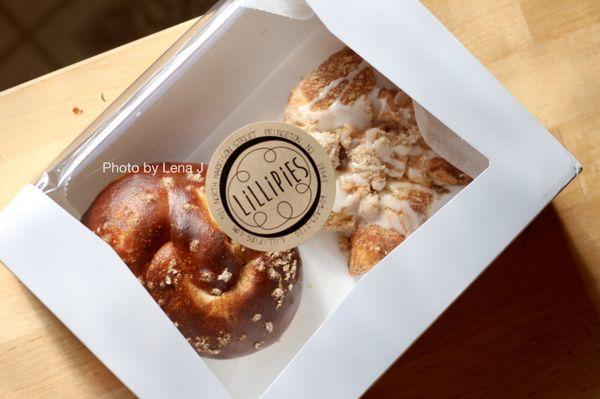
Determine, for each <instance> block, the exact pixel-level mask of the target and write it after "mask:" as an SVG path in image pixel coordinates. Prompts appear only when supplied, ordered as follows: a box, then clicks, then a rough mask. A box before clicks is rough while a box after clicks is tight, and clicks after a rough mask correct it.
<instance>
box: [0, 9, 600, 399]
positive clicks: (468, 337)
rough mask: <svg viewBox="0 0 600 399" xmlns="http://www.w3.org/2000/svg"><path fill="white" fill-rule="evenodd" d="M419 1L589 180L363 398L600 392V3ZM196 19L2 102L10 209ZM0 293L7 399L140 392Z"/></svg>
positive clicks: (59, 329)
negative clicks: (22, 189)
mask: <svg viewBox="0 0 600 399" xmlns="http://www.w3.org/2000/svg"><path fill="white" fill-rule="evenodd" d="M424 3H425V5H426V6H427V7H428V8H429V9H430V10H431V11H432V12H433V13H434V14H435V15H436V16H437V17H438V18H439V19H440V20H441V21H442V22H443V23H444V24H445V25H446V26H447V27H448V29H449V30H450V31H452V32H453V33H454V34H455V35H456V36H457V37H458V38H459V39H460V40H461V41H462V42H463V43H464V44H465V46H466V47H467V48H469V50H471V52H473V54H474V55H475V56H476V57H478V58H479V60H480V61H481V62H482V63H483V64H484V65H485V66H486V67H487V68H488V69H490V71H491V72H492V73H493V74H494V75H495V76H496V77H497V78H498V79H499V80H500V81H501V82H502V83H503V84H504V85H505V86H506V87H507V88H508V89H509V90H510V91H511V92H512V93H513V94H514V95H515V96H516V97H517V98H518V99H519V100H520V101H521V102H522V103H523V104H524V105H525V106H526V107H527V108H528V109H529V110H530V111H531V112H532V113H533V114H534V115H535V116H536V117H537V118H539V119H540V120H541V121H542V123H544V125H545V126H546V127H548V128H549V129H550V130H551V132H552V133H553V134H554V135H555V136H556V137H557V138H558V139H559V140H560V141H561V142H562V143H563V144H564V145H565V146H566V147H567V148H568V149H569V150H570V151H571V152H573V153H574V154H575V156H576V157H577V158H578V159H579V161H580V162H581V163H582V164H583V166H584V173H583V174H582V175H581V176H580V177H579V178H577V180H576V181H575V182H574V183H572V184H571V185H570V186H569V187H568V188H567V189H565V190H564V192H563V193H561V194H560V195H559V196H558V197H557V198H556V200H555V201H554V202H553V205H552V206H551V207H549V208H548V209H546V210H545V211H544V212H543V213H542V214H541V215H540V216H539V217H538V218H537V219H536V221H535V222H534V223H533V224H532V225H531V226H530V227H529V228H527V229H526V230H525V231H524V232H523V234H521V236H519V238H517V239H516V240H515V242H514V243H513V244H512V245H511V246H510V247H509V249H507V251H505V253H504V254H503V255H502V256H501V257H500V258H499V259H498V260H497V261H496V262H494V264H493V265H492V266H490V268H489V269H488V271H486V272H485V273H484V274H483V275H482V276H481V277H480V278H479V279H478V281H477V282H476V283H475V284H474V285H473V286H472V287H471V288H469V289H468V290H467V291H466V292H465V293H464V294H463V295H462V296H461V297H460V298H459V299H458V300H457V302H456V303H455V304H453V305H452V306H451V308H450V309H449V310H448V311H447V312H446V313H445V314H444V315H443V316H442V317H441V318H440V319H439V320H438V321H437V322H436V323H435V324H434V325H433V326H432V327H431V328H430V329H429V330H428V331H427V332H426V333H425V334H424V335H423V336H422V337H421V338H420V339H419V340H418V341H417V343H416V344H415V345H414V346H413V347H411V349H410V350H409V351H408V352H407V353H406V354H405V355H404V356H403V357H402V358H401V359H399V360H398V361H397V362H396V364H395V365H394V366H393V367H391V368H390V370H388V372H387V373H386V374H385V375H384V376H383V377H382V378H381V379H380V380H379V381H378V382H376V383H375V384H374V386H373V387H372V388H371V390H370V391H369V392H368V393H367V394H366V397H368V398H381V397H386V398H387V397H391V398H423V397H427V398H480V397H486V398H507V397H510V398H525V397H527V398H575V399H580V398H597V397H600V324H599V319H598V316H597V313H596V312H594V309H593V306H592V303H595V304H596V305H599V304H600V217H599V214H600V135H599V134H597V133H596V132H597V131H599V130H600V2H598V1H597V0H568V1H564V0H520V1H517V0H495V1H481V0H453V1H449V0H426V1H424ZM192 22H193V21H190V22H187V23H184V24H181V25H179V26H176V27H173V28H171V29H168V30H166V31H163V32H160V33H158V34H155V35H152V36H149V37H147V38H144V39H142V40H139V41H137V42H134V43H131V44H129V45H126V46H123V47H120V48H117V49H115V50H112V51H109V52H108V53H105V54H101V55H99V56H97V57H94V58H91V59H89V60H86V61H83V62H81V63H78V64H75V65H73V66H70V67H67V68H65V69H63V70H60V71H57V72H54V73H52V74H49V75H46V76H43V77H41V78H38V79H36V80H34V81H31V82H28V83H25V84H23V85H20V86H17V87H15V88H12V89H9V90H7V91H5V92H3V93H0V187H1V189H0V209H1V208H3V207H4V206H5V205H6V204H7V203H8V202H9V201H10V199H11V198H12V197H13V196H14V194H15V193H16V192H17V191H18V190H19V188H20V187H22V186H23V185H24V184H25V183H27V182H30V181H32V180H34V179H35V178H36V177H37V175H38V174H39V173H40V171H41V170H43V169H44V167H45V166H46V165H47V164H49V163H50V162H51V161H52V160H53V159H54V158H55V157H56V156H57V155H58V153H59V152H60V151H61V150H62V149H64V148H65V147H66V146H67V145H68V144H69V143H70V142H71V141H72V140H73V139H74V138H75V137H76V136H77V135H78V134H79V133H80V132H81V131H82V130H83V129H84V128H85V127H86V126H87V125H88V124H89V123H90V122H91V121H92V120H93V119H94V118H95V117H96V116H97V115H99V114H100V112H102V110H104V109H105V107H106V106H107V105H108V104H109V103H110V101H112V100H113V99H115V98H116V97H117V96H118V95H119V94H120V93H121V92H122V91H123V90H124V89H125V88H126V87H127V86H128V85H129V84H130V83H131V82H133V80H134V79H135V78H136V77H137V76H139V74H140V73H141V72H142V71H143V70H145V69H146V68H147V67H148V66H149V65H150V64H151V63H152V62H153V61H154V60H155V59H156V58H157V57H158V56H159V55H160V54H161V53H162V52H163V51H164V50H165V49H166V48H168V46H169V45H170V44H171V43H173V42H174V41H175V40H176V39H177V38H178V37H179V36H180V35H181V34H182V33H183V32H184V31H185V30H186V29H187V28H188V27H189V26H190V25H191V23H192ZM102 94H103V95H102ZM102 97H104V99H105V100H106V101H104V100H103V99H102ZM75 106H77V107H79V108H81V109H82V110H83V114H80V115H75V114H74V113H73V112H72V108H73V107H75ZM0 285H1V286H2V288H3V289H2V290H0V315H2V319H3V320H2V323H0V370H2V371H1V372H0V397H2V398H4V397H6V398H21V397H47V398H59V397H60V398H63V397H90V398H91V397H115V398H123V397H131V396H132V394H131V393H130V392H129V391H128V390H127V389H126V388H124V387H123V385H122V384H121V383H120V382H119V381H118V380H117V379H116V378H115V377H114V376H113V375H112V374H111V373H110V372H109V371H108V370H107V369H106V368H105V367H104V366H103V365H102V364H101V363H100V362H99V361H98V360H97V359H96V358H95V357H94V356H93V355H92V354H91V353H90V352H89V351H88V350H87V349H86V348H85V347H84V346H83V345H82V344H81V343H80V342H79V341H78V340H77V339H76V338H75V337H74V336H73V335H72V334H71V333H70V332H69V331H68V330H67V329H66V328H65V327H64V326H63V325H62V324H61V323H60V322H59V321H58V320H57V319H56V318H55V317H54V316H53V315H52V314H51V313H50V312H49V311H48V310H47V309H46V308H45V307H44V306H43V305H42V304H41V303H40V302H39V301H38V300H37V299H36V298H35V297H34V296H33V295H32V294H31V293H30V292H29V291H28V290H27V289H26V288H25V287H23V286H22V285H21V284H20V283H19V282H18V280H16V279H15V278H14V277H13V276H12V275H11V274H10V272H9V271H8V270H7V269H6V268H4V267H0ZM584 287H585V288H587V290H586V289H584ZM590 299H591V301H590Z"/></svg>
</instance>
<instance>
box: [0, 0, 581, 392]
mask: <svg viewBox="0 0 600 399" xmlns="http://www.w3.org/2000/svg"><path fill="white" fill-rule="evenodd" d="M234 3H239V4H241V2H234ZM283 3H286V2H283ZM308 3H309V5H310V6H311V7H312V9H313V10H314V11H315V13H316V14H317V16H318V17H319V18H320V19H321V20H322V22H323V23H324V24H325V25H326V26H327V27H328V28H329V29H330V30H331V32H332V33H333V34H335V35H336V36H338V37H339V38H340V39H341V40H342V41H343V42H345V43H346V44H348V45H349V46H350V47H352V48H353V49H354V50H355V51H357V52H358V53H359V54H360V55H361V56H363V57H364V58H365V59H366V60H367V61H368V62H369V63H371V64H372V65H373V66H374V67H375V68H377V69H378V70H379V71H380V72H382V73H383V74H385V75H386V76H387V77H388V78H390V79H391V80H392V81H394V83H396V84H397V85H398V86H399V87H400V88H402V89H403V90H404V91H406V92H407V93H408V94H409V95H411V96H412V97H413V98H414V99H415V100H416V101H417V102H418V103H419V104H420V105H421V106H423V107H424V108H425V109H427V110H428V111H429V112H431V113H432V114H433V115H435V116H436V117H437V118H438V119H440V120H441V121H442V122H443V123H444V124H445V125H446V126H448V127H449V128H450V129H452V130H454V131H455V132H456V133H457V134H459V135H460V136H461V137H462V138H463V139H464V140H466V141H467V142H468V143H469V144H471V145H472V146H473V147H474V148H476V149H477V150H478V151H479V152H481V153H482V154H483V155H484V156H485V157H486V158H487V159H488V160H489V167H488V168H487V169H486V170H485V172H483V173H482V174H481V175H479V176H478V177H477V178H476V179H475V180H474V182H473V183H472V184H470V185H469V186H468V187H467V188H465V189H464V190H463V191H462V192H461V193H460V194H459V195H458V196H457V197H456V198H455V199H453V200H452V201H451V202H450V203H448V204H447V205H446V206H445V207H444V209H443V212H439V213H437V214H435V215H434V216H433V217H432V218H431V219H430V220H429V221H428V222H427V223H425V225H423V226H421V228H419V229H418V230H417V231H416V232H415V233H414V234H413V235H411V236H410V237H409V238H408V239H407V240H406V242H405V243H404V244H403V245H401V246H400V247H399V248H397V249H396V250H395V251H394V252H393V256H388V257H387V258H385V259H384V260H383V261H382V262H381V263H380V264H379V265H378V266H377V268H376V269H374V270H373V271H372V272H371V273H369V274H367V275H366V276H365V277H364V278H363V279H361V281H360V282H359V284H358V285H357V287H356V288H355V289H354V290H353V291H352V293H351V294H350V295H349V296H348V297H347V298H346V300H345V301H344V302H343V303H342V305H341V306H340V307H339V308H338V309H337V310H336V311H335V312H334V313H333V314H332V315H331V317H330V318H329V319H328V320H327V321H326V323H324V324H323V325H322V326H321V328H320V329H319V331H318V333H317V334H315V335H314V336H313V337H312V338H311V340H310V341H309V342H308V343H307V344H306V345H305V347H304V348H303V350H302V351H300V352H299V353H298V355H297V356H296V357H295V358H294V360H293V361H292V362H290V364H289V365H288V367H287V368H286V369H285V370H284V372H283V373H282V374H281V375H280V376H279V377H278V379H277V380H276V381H275V382H274V383H273V384H272V386H271V387H270V388H269V390H268V391H267V392H266V393H265V397H272V398H279V397H290V398H294V397H298V398H306V397H311V396H316V397H325V396H330V397H352V396H358V395H360V394H361V393H362V392H363V391H364V390H366V389H367V388H368V386H369V385H370V384H371V383H372V382H373V381H374V380H375V379H376V378H377V377H378V376H379V375H380V374H381V373H382V372H383V371H384V370H385V369H386V368H387V367H388V366H389V365H390V364H391V363H392V362H393V361H394V360H395V359H396V358H397V357H398V356H399V355H400V354H401V353H402V352H403V351H404V350H405V349H406V348H407V347H408V346H409V345H410V344H411V343H412V342H413V341H414V340H415V339H416V338H417V337H418V336H419V335H420V334H421V333H422V332H423V331H424V330H425V329H426V328H427V326H428V325H429V324H431V323H432V322H433V320H435V319H436V318H437V317H438V316H439V314H440V313H441V312H442V311H443V310H444V309H445V308H446V307H447V306H448V305H449V304H450V303H451V302H452V301H453V300H454V299H455V298H456V297H457V296H458V295H459V294H460V293H461V292H462V291H463V290H464V289H465V288H466V287H467V286H468V285H469V284H470V283H471V282H472V281H473V279H474V278H475V277H476V276H477V275H478V274H479V273H481V272H482V271H483V270H484V269H485V267H486V266H487V265H488V264H489V263H490V262H491V261H492V260H493V259H494V258H495V257H496V256H497V255H498V254H499V253H500V252H501V251H502V249H503V248H504V247H505V246H506V245H507V244H508V243H509V242H510V241H511V240H512V239H513V238H514V237H515V236H516V235H517V234H518V233H519V231H521V230H522V229H523V228H524V227H525V226H526V225H527V223H529V222H530V221H531V220H532V219H533V217H535V215H536V214H537V213H538V212H539V211H540V210H541V209H542V208H543V207H544V206H545V205H546V204H547V203H548V202H549V201H550V200H551V199H552V198H553V197H554V195H556V194H557V193H558V191H559V190H560V189H561V188H562V187H564V185H566V184H567V183H568V181H569V180H570V179H572V178H573V177H574V176H575V175H576V173H577V172H578V170H579V164H578V163H577V161H576V160H575V159H574V158H573V157H572V156H571V155H570V154H569V153H568V152H567V151H566V150H565V149H564V148H563V147H562V146H561V145H560V144H559V143H558V142H557V141H556V140H555V139H554V138H553V137H552V136H551V135H550V134H549V133H548V132H547V131H546V129H545V128H544V127H543V126H542V125H541V124H539V122H537V121H536V120H535V118H533V117H532V116H531V115H530V114H529V113H528V112H527V110H525V109H524V108H523V107H522V106H521V105H520V104H519V103H518V102H517V101H516V100H515V99H514V98H513V97H512V96H511V95H510V94H509V93H508V92H507V91H506V90H505V89H504V88H503V87H502V86H501V85H500V84H499V83H498V82H497V81H496V80H495V79H494V78H493V77H492V76H491V74H490V73H489V72H488V71H486V70H485V68H484V67H483V66H482V65H480V64H479V62H478V61H477V60H476V59H475V58H474V57H473V56H472V55H471V54H469V53H468V51H467V50H466V49H465V48H464V47H463V46H462V45H461V44H460V43H459V42H458V41H457V40H456V39H455V38H454V37H453V36H452V35H451V34H450V33H449V32H448V31H447V30H446V29H445V28H444V27H443V26H442V25H441V24H440V23H439V22H438V21H437V20H436V19H435V18H434V17H433V16H432V15H431V14H430V13H429V11H428V10H427V9H426V8H425V7H424V6H423V5H421V4H420V3H419V2H418V1H416V0H405V1H402V2H393V1H386V0H374V1H371V2H369V3H368V5H366V3H365V2H361V1H358V0H351V1H348V0H346V1H342V0H327V1H318V0H309V1H308ZM392 38H393V39H392ZM188 55H189V54H188ZM154 83H155V84H158V83H159V82H154ZM42 217H43V218H44V220H46V221H49V222H50V224H48V223H44V224H43V225H42V224H40V223H39V220H40V218H42ZM56 225H62V226H63V227H64V231H61V235H62V236H64V238H63V239H58V238H57V237H60V236H61V235H58V234H57V233H56V229H55V228H53V226H56ZM49 226H50V227H49ZM31 231H36V234H35V235H31V233H30V232H31ZM23 232H25V233H23ZM32 240H33V241H34V242H35V243H36V251H31V249H30V248H31V242H32ZM83 241H88V242H89V245H90V246H85V245H84V246H81V247H80V246H79V243H81V242H83ZM71 242H77V243H78V245H77V246H76V248H74V247H73V245H71ZM102 245H104V244H103V243H102V242H100V240H98V239H97V238H96V237H95V236H93V234H92V233H91V232H89V231H87V230H86V229H85V227H83V226H82V225H81V224H80V223H79V222H78V221H76V220H75V219H73V218H72V217H70V215H68V214H67V213H66V212H65V211H64V210H63V209H62V208H60V207H59V206H57V205H56V204H54V203H53V202H52V201H51V200H50V199H49V198H48V197H46V196H44V195H43V194H42V193H40V192H39V190H36V189H34V188H33V187H27V188H26V189H24V190H23V191H22V193H21V194H20V195H19V196H18V197H17V198H16V199H15V200H14V201H13V202H12V203H11V204H10V205H9V207H7V208H6V210H5V211H4V212H3V213H2V214H0V259H2V260H3V261H5V263H6V264H7V265H8V266H9V267H11V270H13V271H14V272H15V274H17V276H18V277H19V278H20V279H21V280H22V281H23V282H25V284H26V285H27V286H28V287H29V288H30V289H31V290H32V291H33V292H34V293H35V294H36V295H37V296H38V297H40V299H42V301H43V302H44V303H45V304H46V305H47V306H48V307H49V308H50V309H51V310H52V311H53V312H55V314H57V316H58V317H59V318H61V320H63V321H64V322H65V323H66V324H67V325H68V326H69V328H70V329H71V330H72V331H73V332H74V333H75V334H76V335H77V336H78V337H79V338H80V339H81V340H82V341H83V342H84V343H85V344H86V345H87V346H88V347H89V348H90V349H91V350H92V351H93V352H94V353H95V354H96V355H97V356H98V357H99V358H100V359H101V360H102V361H103V362H104V363H105V364H107V366H108V367H109V368H110V369H111V370H113V372H115V374H116V375H117V376H118V377H119V378H121V380H122V381H124V382H125V383H126V384H127V385H128V386H129V387H130V389H132V390H133V391H134V392H135V393H136V394H137V395H139V396H142V397H164V396H167V395H168V394H169V393H170V394H172V395H177V396H179V397H194V396H201V395H202V396H204V395H207V396H209V397H227V396H228V393H227V392H226V391H225V389H224V388H223V387H222V386H221V384H220V383H219V381H218V380H216V378H215V377H214V375H213V374H212V373H211V372H210V370H208V369H207V368H206V366H205V365H204V363H203V362H202V361H201V359H199V358H198V357H197V356H196V354H195V353H194V351H193V350H192V349H191V348H190V347H189V345H187V343H186V342H185V340H184V339H183V338H182V337H181V336H180V335H178V332H177V330H176V329H175V328H174V327H173V326H172V324H171V323H170V321H169V320H168V319H167V318H166V317H165V316H164V314H163V313H162V311H161V312H154V311H153V312H148V313H151V314H152V315H146V312H145V311H143V309H151V308H152V309H154V308H155V307H156V304H154V303H153V302H152V301H151V300H150V299H149V296H148V295H141V294H142V293H144V292H143V288H142V287H141V286H139V285H136V284H137V283H136V282H135V280H134V279H131V278H130V277H131V276H129V275H127V277H126V276H125V274H123V273H129V272H128V270H126V269H121V271H120V272H119V271H111V272H110V273H108V274H106V273H98V270H100V268H99V267H98V265H99V264H100V263H101V262H120V260H118V259H114V257H115V255H114V253H113V252H112V251H111V250H110V248H109V247H108V246H106V245H104V246H102ZM89 253H94V254H96V253H97V254H98V257H97V258H96V257H94V259H92V260H90V263H89V264H86V265H82V267H81V268H80V269H78V273H75V274H74V273H73V269H69V268H58V269H57V270H56V271H55V273H54V274H53V276H54V278H55V279H56V280H55V281H54V284H48V281H47V279H45V278H42V277H43V275H42V274H41V273H39V272H38V271H36V269H33V268H32V265H42V264H52V265H60V264H61V261H62V260H63V258H62V257H63V256H65V255H66V256H68V257H69V259H71V263H70V266H71V267H73V268H76V267H78V266H80V259H83V258H86V255H87V254H89ZM52 254H55V257H53V255H52ZM88 257H89V256H88ZM403 265H404V266H405V265H410V266H411V267H403ZM66 276H69V279H70V281H72V282H77V284H73V287H70V289H71V291H69V292H70V293H69V294H68V295H66V296H65V291H64V285H61V280H62V277H66ZM97 279H99V280H97ZM107 279H108V280H107ZM113 280H114V281H115V282H116V283H118V284H117V285H115V286H114V287H113V289H114V290H115V291H116V292H119V296H114V297H112V299H111V298H107V297H108V295H104V296H103V299H106V301H100V302H101V303H97V302H98V301H94V298H97V297H99V296H100V297H102V295H103V293H105V292H106V291H105V290H104V288H103V287H102V286H99V285H98V284H97V281H104V282H105V283H106V284H110V282H111V281H113ZM127 281H129V282H127ZM123 292H129V293H131V296H132V298H131V300H127V301H123V297H122V296H121V295H122V293H123ZM138 294H139V295H138ZM138 297H139V298H138ZM143 298H146V299H143ZM86 305H88V306H91V307H92V308H93V309H94V312H89V313H88V314H87V315H86V317H81V315H80V314H79V312H81V311H82V309H83V308H85V307H86ZM115 308H117V309H118V308H120V309H121V310H122V311H123V313H122V314H119V315H115V317H116V318H115V319H114V320H116V321H119V323H118V326H117V327H119V328H122V331H128V332H127V334H129V335H130V339H131V340H130V341H126V342H125V341H124V342H121V343H120V344H119V345H117V346H115V337H117V338H118V339H120V338H119V337H121V338H122V337H123V336H124V334H123V333H122V331H117V332H115V334H114V335H110V334H105V333H102V334H97V332H99V331H100V332H102V328H101V327H103V326H105V325H106V323H113V321H111V320H113V318H112V317H113V315H112V314H111V313H112V312H113V310H114V309H115ZM140 309H142V310H141V311H140ZM128 314H132V315H138V314H141V315H143V316H139V318H138V317H133V318H127V317H125V316H126V315H128ZM99 316H102V317H99ZM97 323H100V324H97ZM94 326H96V327H97V328H93V327H94ZM149 326H152V328H156V329H157V330H156V332H157V334H156V336H152V337H149V338H145V339H146V340H145V341H143V342H136V341H135V339H134V338H131V337H135V336H136V334H135V332H136V331H140V330H139V329H141V328H144V327H149ZM165 337H168V338H167V339H168V342H169V344H170V347H169V348H168V351H167V350H165V351H162V350H161V351H159V352H158V353H156V352H155V353H154V357H153V358H152V359H150V358H147V357H146V356H144V355H143V354H144V353H147V352H148V351H149V350H150V349H152V348H155V347H156V345H159V344H160V342H158V341H160V340H163V341H164V340H165ZM156 340H158V341H156ZM171 344H172V345H171ZM138 355H140V356H138ZM136 356H138V357H137V358H135V357H136ZM157 359H162V360H161V361H157ZM140 365H142V366H143V367H144V371H146V370H147V371H148V372H144V373H140V371H139V369H138V370H136V369H135V367H140ZM176 365H177V366H176ZM340 365H345V366H346V367H340ZM175 367H176V368H177V370H181V369H182V368H183V369H184V371H183V372H182V373H180V374H178V375H177V376H176V377H175V378H177V381H178V384H177V388H174V385H173V383H172V381H169V380H168V379H166V378H165V379H161V378H154V377H153V376H157V375H171V373H173V370H174V368H175ZM174 389H175V390H174Z"/></svg>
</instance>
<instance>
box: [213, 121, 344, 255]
mask: <svg viewBox="0 0 600 399" xmlns="http://www.w3.org/2000/svg"><path fill="white" fill-rule="evenodd" d="M206 195H207V199H208V206H209V209H210V211H211V213H212V215H213V218H214V219H215V221H216V223H217V225H218V226H219V227H220V228H221V230H222V231H223V232H224V233H225V234H227V235H229V236H230V237H231V238H232V239H233V240H235V241H237V242H239V243H240V244H242V245H244V246H246V247H248V248H252V249H256V250H259V251H280V250H283V249H289V248H292V247H295V246H297V245H298V244H300V243H302V242H304V241H306V240H308V239H309V238H310V237H312V236H313V235H314V234H316V233H317V232H318V231H319V230H321V228H322V227H323V224H324V223H325V221H326V220H327V218H328V217H329V214H330V212H331V208H332V207H333V202H334V200H335V174H334V170H333V166H332V164H331V160H330V159H329V157H328V155H327V153H326V152H325V150H324V149H323V147H322V146H321V145H320V144H319V142H317V141H316V140H315V139H314V138H313V137H312V136H310V135H309V134H308V133H306V132H305V131H303V130H301V129H299V128H297V127H295V126H292V125H288V124H286V123H283V122H257V123H253V124H250V125H248V126H245V127H243V128H241V129H239V130H237V131H236V132H234V133H233V134H232V135H230V136H229V137H227V138H226V139H225V140H224V141H223V142H222V143H221V145H220V146H219V147H218V148H217V150H216V151H215V153H214V154H213V156H212V158H211V160H210V163H209V165H208V170H207V173H206Z"/></svg>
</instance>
